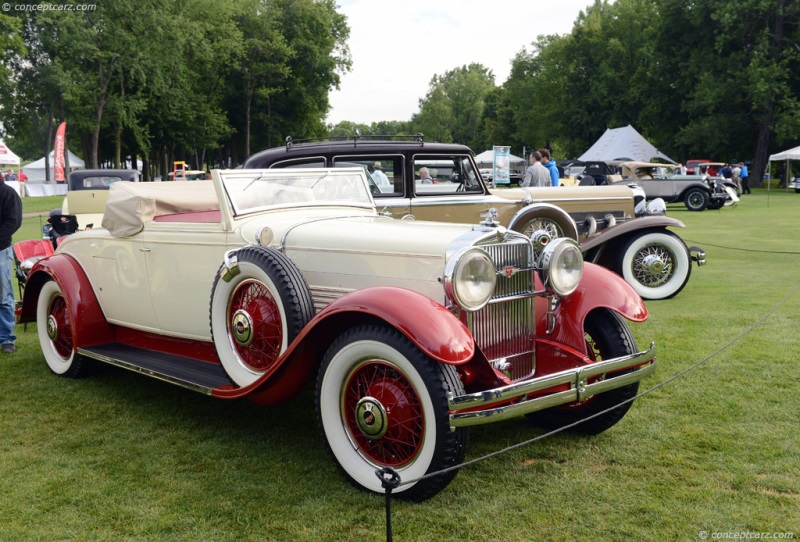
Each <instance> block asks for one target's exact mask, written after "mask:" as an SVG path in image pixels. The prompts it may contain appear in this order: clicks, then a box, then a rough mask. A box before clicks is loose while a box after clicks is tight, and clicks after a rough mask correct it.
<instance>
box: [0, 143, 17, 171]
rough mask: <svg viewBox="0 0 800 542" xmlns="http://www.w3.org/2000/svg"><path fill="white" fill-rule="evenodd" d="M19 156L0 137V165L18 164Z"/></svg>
mask: <svg viewBox="0 0 800 542" xmlns="http://www.w3.org/2000/svg"><path fill="white" fill-rule="evenodd" d="M19 164H20V161H19V156H17V155H16V154H14V152H13V151H12V150H11V149H9V148H8V147H7V146H6V142H5V141H3V140H2V139H0V165H10V166H18V165H19Z"/></svg>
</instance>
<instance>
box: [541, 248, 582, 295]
mask: <svg viewBox="0 0 800 542" xmlns="http://www.w3.org/2000/svg"><path fill="white" fill-rule="evenodd" d="M540 263H541V269H540V270H539V278H541V280H542V284H544V287H545V289H547V292H548V293H550V294H557V295H560V296H567V295H569V294H571V293H572V292H574V291H575V289H576V288H577V287H578V284H580V282H581V277H583V254H582V253H581V249H580V247H579V246H578V243H576V242H575V241H573V240H572V239H569V238H567V237H562V238H560V239H556V240H555V241H553V242H551V243H550V244H549V245H547V246H546V247H545V248H544V250H543V251H542V257H541V260H540Z"/></svg>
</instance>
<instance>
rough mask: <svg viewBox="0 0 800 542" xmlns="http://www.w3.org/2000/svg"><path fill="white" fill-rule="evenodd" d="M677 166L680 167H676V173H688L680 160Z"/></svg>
mask: <svg viewBox="0 0 800 542" xmlns="http://www.w3.org/2000/svg"><path fill="white" fill-rule="evenodd" d="M677 166H678V167H676V168H675V175H686V168H685V167H684V166H683V164H681V163H680V162H678V164H677Z"/></svg>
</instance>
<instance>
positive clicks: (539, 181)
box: [520, 151, 552, 186]
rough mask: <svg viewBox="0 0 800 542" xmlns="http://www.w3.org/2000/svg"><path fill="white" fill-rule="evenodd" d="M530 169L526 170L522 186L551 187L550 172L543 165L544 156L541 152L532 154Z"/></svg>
mask: <svg viewBox="0 0 800 542" xmlns="http://www.w3.org/2000/svg"><path fill="white" fill-rule="evenodd" d="M530 164H531V165H530V167H529V168H528V169H527V170H525V177H524V178H523V179H522V182H521V183H520V186H550V185H551V184H552V181H551V180H550V172H549V171H548V170H547V168H546V167H544V166H543V165H542V155H541V153H540V152H539V151H533V152H532V153H531V154H530Z"/></svg>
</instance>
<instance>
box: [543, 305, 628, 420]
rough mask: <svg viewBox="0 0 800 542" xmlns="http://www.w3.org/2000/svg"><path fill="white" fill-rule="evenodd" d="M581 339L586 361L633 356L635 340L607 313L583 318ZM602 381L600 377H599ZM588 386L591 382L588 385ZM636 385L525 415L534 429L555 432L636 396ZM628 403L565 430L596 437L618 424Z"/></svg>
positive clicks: (619, 319) (597, 312)
mask: <svg viewBox="0 0 800 542" xmlns="http://www.w3.org/2000/svg"><path fill="white" fill-rule="evenodd" d="M583 327H584V335H585V337H586V345H587V350H588V354H589V358H591V359H592V360H594V361H601V360H604V359H612V358H616V357H620V356H627V355H629V354H633V353H635V352H636V340H635V339H634V338H633V335H632V334H631V331H630V329H629V328H628V326H627V325H626V324H625V322H624V320H622V317H621V316H619V315H618V314H617V313H615V312H613V311H611V310H609V309H596V310H594V311H592V312H590V313H589V314H588V315H587V316H586V320H585V322H584V326H583ZM600 378H602V377H600ZM590 382H591V381H590ZM638 390H639V383H638V382H636V383H634V384H629V385H627V386H623V387H621V388H617V389H614V390H611V391H607V392H605V393H601V394H599V395H595V396H594V397H590V398H589V399H586V400H585V401H579V402H575V403H570V404H567V405H563V406H558V407H554V408H549V409H546V410H542V411H539V412H534V413H532V414H528V415H527V417H528V419H529V420H530V421H532V422H533V423H535V424H536V425H539V426H542V427H546V428H549V429H555V428H558V427H563V426H565V425H570V424H573V423H575V422H578V421H580V420H584V419H586V418H588V417H589V416H592V415H594V414H597V413H599V412H602V411H604V410H606V409H608V408H611V407H614V406H615V405H620V403H622V402H623V401H626V400H628V399H631V398H633V397H635V396H636V392H637V391H638ZM631 404H632V401H631V402H628V403H625V404H622V405H620V406H617V407H615V408H613V409H612V410H609V411H608V412H606V413H605V414H602V415H600V416H597V417H596V418H592V419H591V420H589V421H587V422H584V423H581V424H579V425H576V426H575V427H572V428H570V429H568V431H570V432H572V433H577V434H582V435H596V434H598V433H602V432H603V431H605V430H606V429H609V428H610V427H612V426H613V425H615V424H616V423H617V422H619V421H620V420H621V419H622V418H623V417H624V416H625V414H626V413H627V412H628V410H629V409H630V408H631Z"/></svg>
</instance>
